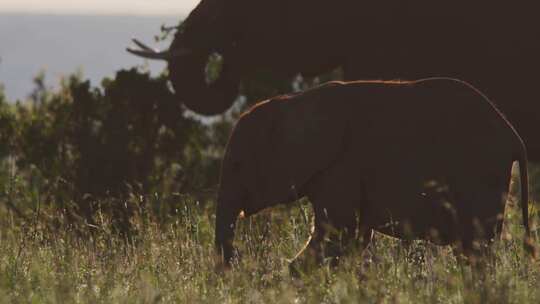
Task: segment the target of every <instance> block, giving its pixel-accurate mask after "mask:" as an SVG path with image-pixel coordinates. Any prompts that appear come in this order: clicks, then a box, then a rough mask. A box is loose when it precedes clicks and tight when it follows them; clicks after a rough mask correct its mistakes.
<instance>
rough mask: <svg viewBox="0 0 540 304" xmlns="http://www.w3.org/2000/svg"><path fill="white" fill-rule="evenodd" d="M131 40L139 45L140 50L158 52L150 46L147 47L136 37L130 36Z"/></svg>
mask: <svg viewBox="0 0 540 304" xmlns="http://www.w3.org/2000/svg"><path fill="white" fill-rule="evenodd" d="M131 41H133V43H135V44H136V45H137V46H138V47H140V48H141V49H142V50H144V51H148V52H154V53H157V52H159V51H158V50H156V49H153V48H151V47H149V46H148V45H146V44H144V43H142V42H141V41H140V40H138V39H137V38H132V39H131Z"/></svg>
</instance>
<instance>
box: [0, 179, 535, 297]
mask: <svg viewBox="0 0 540 304" xmlns="http://www.w3.org/2000/svg"><path fill="white" fill-rule="evenodd" d="M13 189H17V188H16V187H15V188H11V191H14V190H13ZM4 190H5V191H4V193H3V194H4V195H3V197H2V202H3V203H1V204H0V303H161V302H163V303H171V302H172V303H174V302H177V303H360V302H361V303H538V302H539V301H540V267H539V266H540V264H539V262H537V261H532V260H531V259H530V258H529V257H528V255H527V254H526V253H525V252H524V250H523V249H522V235H523V229H522V225H521V218H520V216H519V212H518V210H514V209H517V207H516V208H514V207H511V208H507V211H508V212H507V214H506V219H505V221H506V232H505V237H504V238H503V239H504V240H502V241H497V242H495V244H493V245H492V246H491V249H490V251H489V255H488V256H487V257H486V258H485V261H484V262H485V263H484V265H483V267H480V268H479V267H471V266H469V265H467V264H464V263H458V262H457V261H456V258H455V257H454V255H453V254H452V252H451V251H450V250H449V248H446V247H437V246H432V245H429V244H426V243H423V242H415V243H414V244H412V245H411V246H404V245H403V244H402V243H401V242H399V241H397V240H394V239H391V238H388V237H384V236H382V235H377V236H376V238H377V246H376V247H374V248H371V250H369V251H366V252H364V253H357V254H352V255H350V256H347V257H345V258H344V259H343V261H342V262H341V264H340V265H339V266H338V267H337V268H336V269H331V268H329V267H320V268H315V269H312V270H309V271H307V273H305V274H303V275H301V276H300V277H291V275H290V274H289V271H288V262H287V259H288V258H291V257H292V256H294V254H295V253H296V252H297V251H298V250H299V249H300V248H301V247H302V245H303V244H304V243H305V241H306V240H307V237H308V232H309V226H310V221H311V220H310V219H311V216H312V213H311V209H310V207H309V205H308V204H306V202H302V203H299V204H297V205H294V206H292V207H291V206H287V207H280V208H275V209H273V210H272V211H267V212H263V213H262V214H261V215H258V216H255V217H252V218H248V219H244V220H241V222H240V224H239V227H238V229H237V238H236V243H237V245H238V247H239V249H240V251H241V252H242V257H241V260H239V261H238V262H237V263H236V264H235V265H234V267H233V269H232V270H231V271H225V272H223V271H221V270H220V269H219V268H216V263H215V260H214V259H215V256H214V248H213V236H214V232H213V229H214V220H215V216H214V210H213V204H212V203H211V202H210V203H207V204H199V203H197V202H195V201H193V200H192V199H191V198H190V197H189V196H187V197H186V196H183V197H177V200H179V202H178V204H177V206H182V207H179V208H178V209H177V210H174V211H173V212H172V213H169V215H166V216H163V215H161V216H158V215H156V213H155V212H145V213H138V214H137V215H136V216H135V217H134V218H133V219H132V221H133V225H134V227H135V231H136V234H135V236H134V237H133V238H131V239H130V240H126V239H124V238H122V237H121V236H119V235H117V234H115V233H114V232H113V228H112V227H113V225H112V223H111V220H110V219H109V218H108V217H107V216H106V215H105V214H101V213H99V212H98V214H97V216H96V221H95V225H92V226H86V228H84V227H85V226H81V227H82V228H81V227H75V226H73V225H72V224H69V223H68V222H67V221H65V219H64V218H63V217H62V215H61V213H57V212H58V211H56V210H48V209H47V204H41V203H40V202H39V196H36V195H35V194H32V193H31V191H27V192H25V191H24V188H19V190H18V191H14V192H9V191H10V190H9V188H5V189H4ZM7 199H10V200H11V202H10V203H11V204H13V205H14V206H29V207H28V208H29V209H28V210H26V214H27V215H28V218H27V219H26V220H21V219H20V218H19V217H18V216H17V214H16V213H15V212H14V211H12V210H11V209H8V208H7V207H6V206H7V205H6V204H5V202H7ZM155 200H156V201H154V203H156V204H159V198H155ZM40 205H41V207H40ZM38 208H39V210H38ZM30 209H32V210H33V211H32V212H28V211H29V210H30ZM535 216H536V215H535ZM85 229H86V230H85ZM535 240H536V241H538V236H537V235H535Z"/></svg>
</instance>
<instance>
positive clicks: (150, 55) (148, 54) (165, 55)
mask: <svg viewBox="0 0 540 304" xmlns="http://www.w3.org/2000/svg"><path fill="white" fill-rule="evenodd" d="M126 51H128V52H129V53H131V54H133V55H135V56H139V57H143V58H147V59H160V60H168V59H170V58H171V56H170V54H169V52H167V51H163V52H156V51H145V50H136V49H132V48H127V49H126Z"/></svg>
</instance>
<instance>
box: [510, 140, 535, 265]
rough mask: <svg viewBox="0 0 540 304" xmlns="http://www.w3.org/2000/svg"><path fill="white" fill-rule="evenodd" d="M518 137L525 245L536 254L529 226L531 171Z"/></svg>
mask: <svg viewBox="0 0 540 304" xmlns="http://www.w3.org/2000/svg"><path fill="white" fill-rule="evenodd" d="M514 132H515V130H514ZM516 135H517V133H516ZM517 138H518V140H519V145H518V149H517V151H516V152H515V154H516V155H515V158H514V159H515V160H517V161H518V164H519V174H520V178H519V179H520V186H521V215H522V218H523V226H524V227H525V240H524V247H525V250H526V251H527V252H529V253H531V254H532V255H533V256H534V255H536V254H535V249H534V246H533V245H532V242H531V238H530V237H531V229H530V226H529V171H528V169H527V164H528V160H527V150H526V148H525V144H524V143H523V140H521V138H520V137H519V136H518V137H517Z"/></svg>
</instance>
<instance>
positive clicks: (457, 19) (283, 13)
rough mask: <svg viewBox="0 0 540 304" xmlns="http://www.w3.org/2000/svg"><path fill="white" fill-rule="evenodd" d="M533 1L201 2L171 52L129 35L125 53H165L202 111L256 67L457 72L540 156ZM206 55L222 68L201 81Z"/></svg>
mask: <svg viewBox="0 0 540 304" xmlns="http://www.w3.org/2000/svg"><path fill="white" fill-rule="evenodd" d="M539 8H540V3H537V1H528V0H517V1H512V2H508V1H489V0H475V1H432V0H414V1H404V0H388V1H365V0H336V1H323V0H295V1H290V0H230V1H225V0H202V1H201V2H200V3H199V5H198V6H197V7H196V8H195V9H194V10H193V11H192V12H191V13H190V15H189V16H188V17H187V19H186V20H185V21H184V22H183V24H182V25H181V27H180V30H178V31H177V33H176V35H175V37H174V40H173V42H172V44H171V46H170V48H169V50H167V51H163V52H158V51H154V50H152V49H151V48H149V47H147V46H146V45H144V44H142V43H140V42H138V41H137V42H136V43H137V44H138V45H139V47H140V49H129V51H130V52H132V53H134V54H136V55H140V56H143V57H147V58H155V59H164V60H167V61H168V64H169V73H170V79H171V81H172V84H173V87H174V89H175V92H176V94H177V96H178V98H179V100H181V101H182V102H183V103H184V104H185V105H186V106H187V107H188V108H190V109H192V110H193V111H195V112H198V113H201V114H206V115H213V114H218V113H221V112H223V111H225V110H226V109H227V108H229V107H230V106H231V104H232V103H233V101H234V100H235V98H236V97H237V95H238V88H239V85H240V83H241V81H242V80H245V79H249V77H251V76H253V74H254V73H261V72H267V73H271V74H273V75H276V76H277V77H282V78H287V77H292V76H294V75H297V74H298V73H301V74H303V75H304V76H315V75H319V74H321V73H324V72H327V71H330V70H332V69H335V68H336V67H340V66H341V67H343V69H344V76H345V78H346V79H349V80H356V79H419V78H425V77H428V76H450V77H456V78H460V79H463V80H466V81H468V82H470V83H472V84H473V85H475V86H476V87H478V88H479V89H481V90H482V91H484V92H485V93H486V94H487V95H488V96H490V98H491V99H492V100H494V102H495V103H496V104H498V106H499V108H500V109H502V111H503V112H504V113H505V114H506V115H507V116H508V118H509V119H510V121H512V123H513V124H514V125H515V126H516V127H517V129H518V131H519V132H520V134H521V135H522V137H523V138H524V140H525V142H526V144H527V146H528V149H529V155H530V158H531V159H532V160H536V161H540V140H539V139H537V136H536V131H537V128H536V125H537V122H538V121H540V106H539V105H538V104H537V103H538V101H540V100H539V99H540V93H539V91H538V90H537V89H536V85H537V81H538V80H539V77H538V76H537V73H538V71H540V22H539V21H538V20H539V19H538V16H537V13H538V11H540V9H539ZM213 53H219V54H221V56H222V58H223V66H222V70H221V74H220V75H219V77H218V78H217V80H215V81H213V82H209V81H207V78H208V77H207V75H206V66H207V62H208V58H209V56H210V55H211V54H213ZM516 97H519V98H516Z"/></svg>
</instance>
